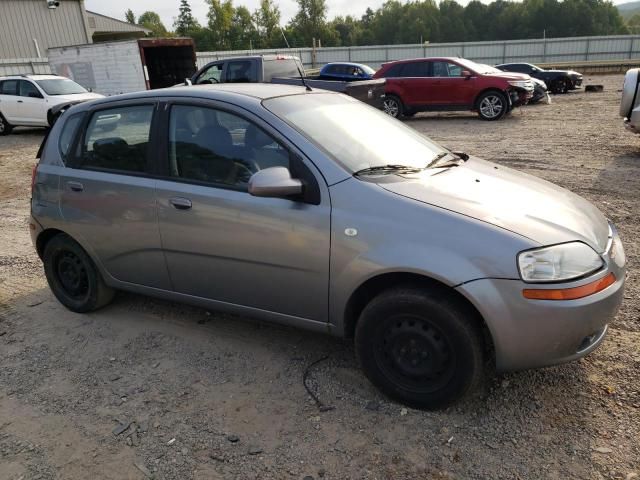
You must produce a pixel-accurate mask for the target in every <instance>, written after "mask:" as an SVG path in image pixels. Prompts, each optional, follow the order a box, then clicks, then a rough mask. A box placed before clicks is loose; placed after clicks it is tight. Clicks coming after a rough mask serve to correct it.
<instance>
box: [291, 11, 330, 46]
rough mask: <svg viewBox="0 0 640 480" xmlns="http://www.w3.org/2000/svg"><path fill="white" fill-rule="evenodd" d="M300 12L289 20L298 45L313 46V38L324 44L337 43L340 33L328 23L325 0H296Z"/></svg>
mask: <svg viewBox="0 0 640 480" xmlns="http://www.w3.org/2000/svg"><path fill="white" fill-rule="evenodd" d="M296 2H297V3H298V13H297V14H296V16H295V17H293V18H292V19H291V22H289V28H290V31H291V33H292V37H293V38H294V39H295V42H296V44H297V45H298V46H303V45H304V46H311V45H312V44H313V39H314V38H315V39H316V42H317V41H320V43H321V44H322V45H323V46H331V45H336V44H337V43H338V38H339V37H338V33H337V32H336V31H335V30H334V29H332V28H331V27H330V26H328V25H327V4H326V2H325V0H296Z"/></svg>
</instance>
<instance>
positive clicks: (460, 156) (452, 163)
mask: <svg viewBox="0 0 640 480" xmlns="http://www.w3.org/2000/svg"><path fill="white" fill-rule="evenodd" d="M446 156H451V157H453V158H452V159H451V160H449V161H447V162H443V163H439V162H440V160H442V159H443V158H444V157H446ZM467 160H469V155H467V154H466V153H464V152H453V151H452V152H441V153H439V154H438V155H436V158H434V159H433V160H431V162H429V165H427V168H446V167H457V166H458V165H460V161H463V162H466V161H467Z"/></svg>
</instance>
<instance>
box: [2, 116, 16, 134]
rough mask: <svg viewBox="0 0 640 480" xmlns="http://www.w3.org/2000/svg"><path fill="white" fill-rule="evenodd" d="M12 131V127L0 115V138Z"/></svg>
mask: <svg viewBox="0 0 640 480" xmlns="http://www.w3.org/2000/svg"><path fill="white" fill-rule="evenodd" d="M12 130H13V125H11V124H10V123H9V122H7V120H6V119H5V118H4V117H3V116H2V113H0V136H3V135H9V134H10V133H11V131H12Z"/></svg>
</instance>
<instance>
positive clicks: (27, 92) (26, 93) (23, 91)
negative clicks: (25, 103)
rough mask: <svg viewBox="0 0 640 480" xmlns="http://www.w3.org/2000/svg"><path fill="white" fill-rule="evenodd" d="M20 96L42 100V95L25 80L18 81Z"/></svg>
mask: <svg viewBox="0 0 640 480" xmlns="http://www.w3.org/2000/svg"><path fill="white" fill-rule="evenodd" d="M20 96H21V97H31V98H42V94H41V93H40V92H39V91H38V89H37V88H36V86H35V85H34V84H33V83H31V82H28V81H27V80H20Z"/></svg>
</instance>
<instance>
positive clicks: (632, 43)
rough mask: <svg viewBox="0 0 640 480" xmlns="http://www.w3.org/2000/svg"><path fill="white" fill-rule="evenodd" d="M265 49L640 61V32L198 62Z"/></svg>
mask: <svg viewBox="0 0 640 480" xmlns="http://www.w3.org/2000/svg"><path fill="white" fill-rule="evenodd" d="M261 54H282V55H296V56H298V57H300V59H301V60H302V63H303V64H304V66H305V67H307V68H309V67H318V66H322V65H324V64H326V63H329V62H357V63H365V64H368V65H370V66H372V67H374V68H378V67H379V66H380V65H381V64H382V63H384V62H388V61H390V60H402V59H406V58H418V57H436V56H444V57H464V58H468V59H471V60H475V61H477V62H480V63H488V64H490V65H494V64H499V63H507V62H531V63H542V64H554V63H556V64H557V63H570V62H597V61H625V60H640V35H615V36H602V37H570V38H546V39H544V38H540V39H530V40H507V41H497V42H466V43H427V44H424V45H422V44H414V45H374V46H366V47H328V48H317V49H313V48H289V49H287V48H283V49H266V50H234V51H224V52H198V53H197V64H198V67H201V66H203V65H205V64H206V63H208V62H211V61H213V60H218V59H221V58H228V57H237V56H245V55H261ZM50 72H51V68H50V67H49V64H48V60H47V59H46V58H23V59H8V60H3V59H0V75H9V74H15V73H50Z"/></svg>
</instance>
